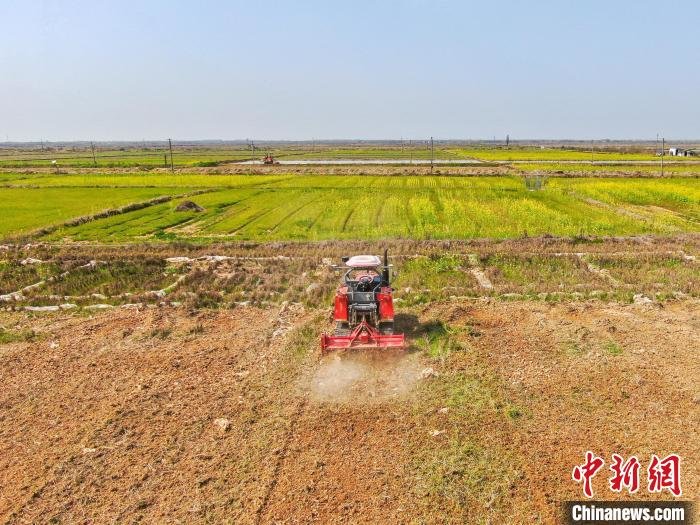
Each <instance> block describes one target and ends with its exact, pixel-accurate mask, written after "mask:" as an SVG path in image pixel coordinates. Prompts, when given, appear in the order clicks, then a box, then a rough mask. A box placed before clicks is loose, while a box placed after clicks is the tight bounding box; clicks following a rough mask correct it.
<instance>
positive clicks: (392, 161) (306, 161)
mask: <svg viewBox="0 0 700 525" xmlns="http://www.w3.org/2000/svg"><path fill="white" fill-rule="evenodd" d="M481 162H482V161H480V160H476V159H435V160H434V161H433V164H456V165H459V164H481ZM275 163H278V164H281V165H292V166H293V165H309V164H310V165H314V164H338V165H342V164H420V165H422V166H425V165H427V166H430V159H427V160H426V159H414V160H411V159H319V160H309V159H304V160H301V159H300V160H279V161H275ZM236 164H261V165H262V164H264V163H263V161H261V160H246V161H243V162H237V163H236Z"/></svg>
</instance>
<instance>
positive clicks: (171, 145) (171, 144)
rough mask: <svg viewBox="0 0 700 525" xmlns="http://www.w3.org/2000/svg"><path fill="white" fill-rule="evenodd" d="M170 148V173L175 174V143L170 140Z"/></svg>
mask: <svg viewBox="0 0 700 525" xmlns="http://www.w3.org/2000/svg"><path fill="white" fill-rule="evenodd" d="M168 148H169V149H170V171H171V172H173V173H174V172H175V162H174V161H173V141H172V140H170V139H168Z"/></svg>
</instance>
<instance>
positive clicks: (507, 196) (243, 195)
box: [0, 174, 700, 242]
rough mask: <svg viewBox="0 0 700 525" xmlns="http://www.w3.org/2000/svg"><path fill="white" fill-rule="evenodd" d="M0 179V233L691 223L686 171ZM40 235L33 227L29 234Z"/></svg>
mask: <svg viewBox="0 0 700 525" xmlns="http://www.w3.org/2000/svg"><path fill="white" fill-rule="evenodd" d="M2 183H3V186H2V187H0V207H2V209H3V211H4V217H3V220H2V222H0V236H2V237H5V238H16V237H20V236H26V235H28V234H31V233H32V232H36V230H38V229H39V228H46V227H48V226H54V227H57V228H55V229H53V230H52V231H51V232H50V233H45V234H43V235H41V236H38V239H40V240H44V241H88V242H140V241H149V242H151V241H173V240H190V241H195V242H211V241H234V240H254V241H265V240H326V239H383V238H416V239H450V238H454V239H471V238H487V237H489V238H513V237H521V236H526V235H527V236H536V235H543V234H551V235H556V236H578V235H593V236H612V235H635V234H658V235H670V234H677V233H685V232H699V231H700V181H698V179H695V178H665V179H641V178H638V179H635V178H600V177H596V178H587V177H582V178H571V179H568V178H552V179H549V181H548V183H547V184H546V185H545V187H544V189H542V190H540V191H528V190H527V189H526V188H525V184H524V183H523V180H522V178H519V177H515V176H512V177H511V176H506V177H449V176H329V175H181V174H174V175H165V174H106V175H99V174H95V175H58V176H49V175H47V174H44V175H40V176H37V175H19V174H18V175H16V176H14V177H13V176H11V175H10V174H5V175H4V179H3V181H2ZM197 190H207V191H208V192H207V193H202V194H197V195H196V196H192V197H188V198H190V199H191V200H194V201H195V202H196V203H197V204H199V205H200V206H202V207H203V208H204V209H205V211H203V212H195V211H176V210H175V208H176V207H177V206H178V204H179V203H180V202H181V201H182V200H183V197H178V198H175V199H173V200H171V201H169V202H163V203H159V204H155V205H151V206H147V207H144V208H141V209H137V210H133V211H129V212H126V213H119V214H113V215H111V216H107V217H103V218H99V219H96V220H88V221H86V222H83V223H81V224H78V225H74V226H61V224H63V223H65V222H67V221H71V220H73V219H76V218H78V217H85V216H89V215H92V214H95V213H98V212H100V211H103V210H107V209H113V208H117V207H120V206H124V205H126V204H130V203H138V202H144V201H148V200H150V199H153V198H154V197H158V196H163V195H170V196H178V195H184V194H189V193H193V192H195V191H197ZM36 236H37V235H35V237H36Z"/></svg>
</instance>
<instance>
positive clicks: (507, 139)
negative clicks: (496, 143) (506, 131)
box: [506, 135, 510, 148]
mask: <svg viewBox="0 0 700 525" xmlns="http://www.w3.org/2000/svg"><path fill="white" fill-rule="evenodd" d="M508 146H510V135H506V148H507V147H508Z"/></svg>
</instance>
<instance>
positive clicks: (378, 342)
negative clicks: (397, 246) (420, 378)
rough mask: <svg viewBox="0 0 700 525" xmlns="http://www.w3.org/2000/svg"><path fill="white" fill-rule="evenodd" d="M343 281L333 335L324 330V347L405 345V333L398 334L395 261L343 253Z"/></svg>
mask: <svg viewBox="0 0 700 525" xmlns="http://www.w3.org/2000/svg"><path fill="white" fill-rule="evenodd" d="M342 261H343V263H344V266H345V274H344V278H343V283H342V284H341V285H340V287H339V288H338V291H337V292H336V295H335V302H334V307H333V318H334V321H335V330H334V332H333V335H331V336H329V335H326V334H323V335H322V337H321V349H322V351H323V352H325V351H327V350H335V349H343V348H353V347H358V346H359V347H362V348H387V347H400V348H403V346H404V337H403V335H394V305H393V299H392V292H393V289H392V288H391V286H390V282H389V281H390V279H391V265H389V263H388V260H387V253H386V251H385V252H384V261H383V262H382V260H381V259H380V258H379V257H377V256H376V255H355V256H353V257H343V258H342Z"/></svg>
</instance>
